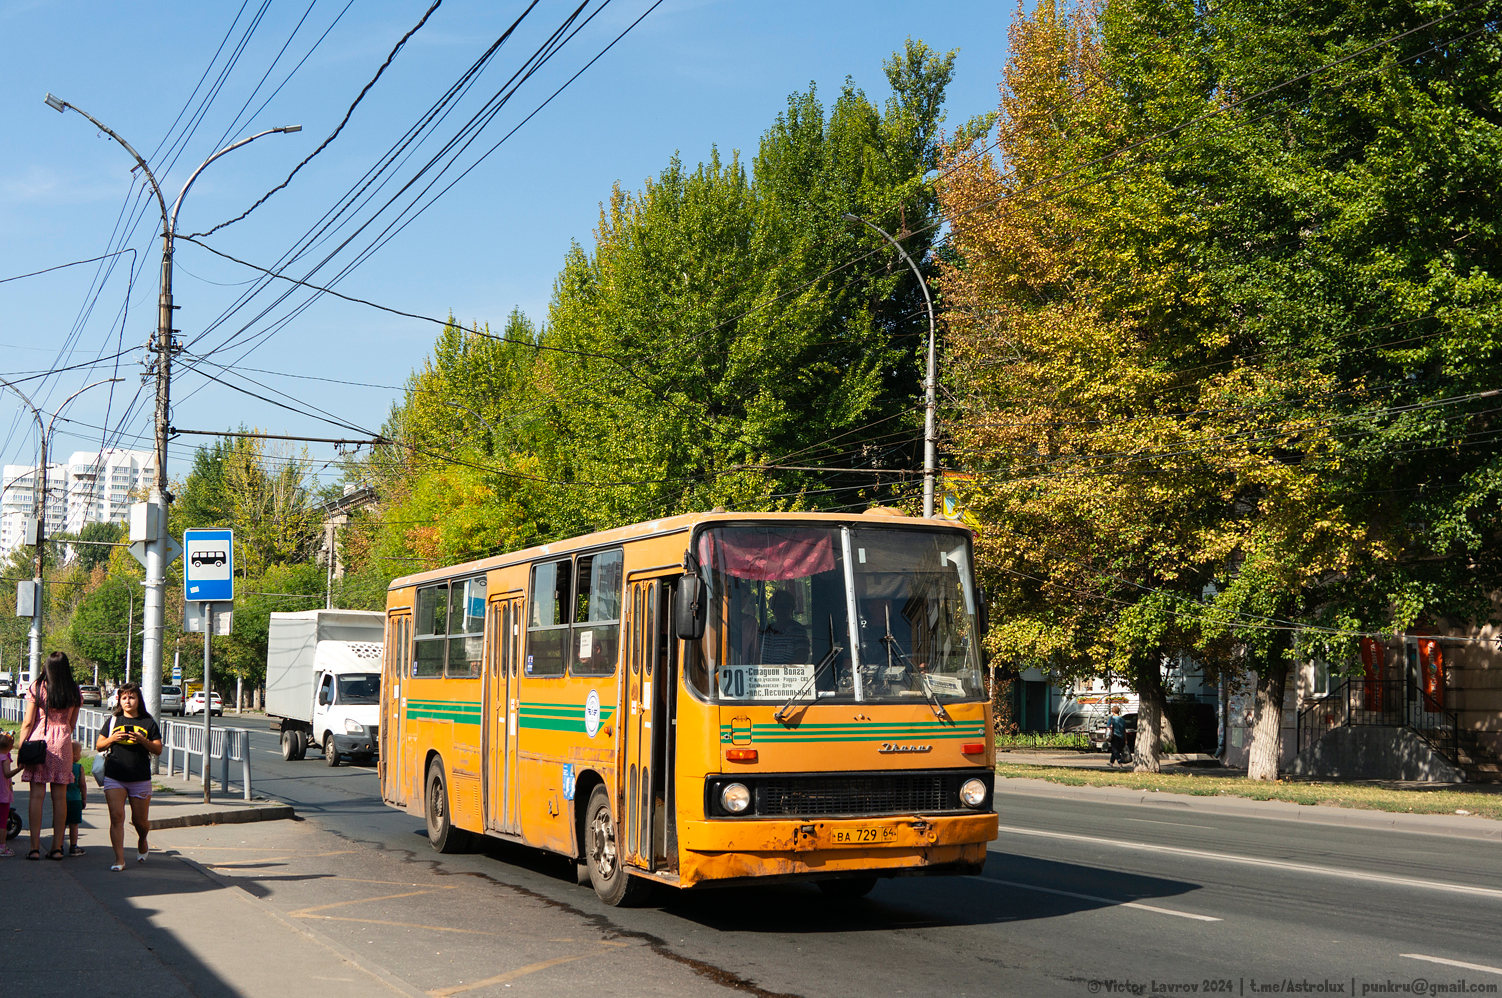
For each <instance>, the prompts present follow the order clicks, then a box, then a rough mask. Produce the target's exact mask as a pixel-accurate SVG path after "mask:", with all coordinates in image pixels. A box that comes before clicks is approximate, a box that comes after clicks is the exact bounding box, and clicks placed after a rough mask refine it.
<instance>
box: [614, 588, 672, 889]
mask: <svg viewBox="0 0 1502 998" xmlns="http://www.w3.org/2000/svg"><path fill="white" fill-rule="evenodd" d="M629 612H630V615H631V621H630V642H631V643H630V648H629V650H628V654H627V656H626V660H627V663H628V668H629V670H630V675H629V676H628V677H627V691H628V692H627V709H628V711H629V713H628V717H627V721H626V752H625V758H626V771H625V773H624V774H623V775H624V776H625V779H624V781H623V784H624V790H625V820H624V822H623V825H624V827H625V830H626V854H627V858H628V861H629V862H630V863H631V864H632V865H634V866H637V867H640V868H642V869H645V870H656V869H657V868H658V865H659V858H660V857H661V856H662V855H663V853H664V848H663V841H662V840H663V834H662V825H663V821H664V818H665V815H664V814H663V813H662V812H663V800H664V778H665V776H666V773H665V768H666V767H665V766H664V765H663V764H662V763H663V759H664V758H665V748H666V744H667V743H666V739H667V737H668V731H667V728H666V725H667V724H668V723H669V722H668V718H669V714H668V712H667V711H666V710H664V709H663V703H664V694H665V687H666V686H667V685H669V684H670V683H669V682H668V681H669V680H670V679H671V676H670V675H665V674H663V670H662V669H660V668H659V667H658V662H659V656H660V655H661V654H662V651H663V649H664V648H665V646H666V642H665V635H664V634H663V628H662V623H663V620H664V619H665V618H664V617H663V615H662V583H661V582H660V581H659V580H656V579H652V580H648V581H644V582H635V583H632V585H631V604H630V611H629Z"/></svg>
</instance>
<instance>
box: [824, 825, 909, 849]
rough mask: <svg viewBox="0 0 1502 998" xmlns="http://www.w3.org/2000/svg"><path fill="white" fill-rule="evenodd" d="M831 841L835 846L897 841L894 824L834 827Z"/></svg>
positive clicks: (879, 843)
mask: <svg viewBox="0 0 1502 998" xmlns="http://www.w3.org/2000/svg"><path fill="white" fill-rule="evenodd" d="M831 841H832V842H833V843H834V844H835V845H837V846H880V845H888V844H890V843H892V842H896V841H897V828H896V826H894V825H861V826H859V827H856V828H836V829H834V830H833V837H832V838H831Z"/></svg>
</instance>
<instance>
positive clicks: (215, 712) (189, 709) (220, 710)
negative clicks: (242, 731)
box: [183, 690, 224, 717]
mask: <svg viewBox="0 0 1502 998" xmlns="http://www.w3.org/2000/svg"><path fill="white" fill-rule="evenodd" d="M209 696H210V697H212V699H211V700H209V714H210V715H211V716H213V717H222V716H224V701H223V700H221V699H220V698H219V694H218V693H210V694H209ZM183 713H184V714H202V713H203V690H199V691H198V692H196V693H194V694H193V695H192V696H190V697H188V702H187V703H186V704H185V705H184V706H183Z"/></svg>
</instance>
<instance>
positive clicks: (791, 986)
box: [162, 718, 1502, 998]
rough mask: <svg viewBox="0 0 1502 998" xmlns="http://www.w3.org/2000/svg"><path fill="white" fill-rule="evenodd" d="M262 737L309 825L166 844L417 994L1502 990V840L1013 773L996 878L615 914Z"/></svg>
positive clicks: (698, 899)
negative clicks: (286, 754) (1068, 787)
mask: <svg viewBox="0 0 1502 998" xmlns="http://www.w3.org/2000/svg"><path fill="white" fill-rule="evenodd" d="M227 723H229V724H232V725H233V724H235V720H234V719H233V718H231V719H228V722H227ZM246 726H250V725H249V724H247V725H246ZM254 741H255V743H256V745H257V754H256V756H255V759H254V774H255V786H256V790H257V792H258V793H261V794H266V795H269V796H274V797H278V798H281V799H284V800H287V801H290V802H292V803H293V804H294V805H295V806H296V808H297V811H298V813H299V815H300V816H301V818H302V819H303V820H300V821H297V822H267V823H263V824H258V825H240V826H220V827H212V828H203V829H181V830H172V831H170V832H167V833H162V837H163V839H164V841H163V843H162V844H163V845H165V846H169V847H170V848H173V849H175V850H177V851H178V852H179V853H180V854H182V855H183V856H185V857H187V858H189V859H190V860H192V861H194V862H197V863H199V864H201V865H202V866H204V867H205V868H206V869H208V870H210V871H212V872H213V873H214V875H216V876H219V877H222V878H226V879H229V880H231V881H232V882H234V883H237V884H239V885H240V886H242V887H243V888H244V889H245V890H247V891H249V892H250V893H251V894H253V895H254V896H256V897H258V898H261V899H262V900H263V901H264V902H265V903H266V904H269V905H273V906H275V908H276V909H277V910H278V911H279V912H281V913H282V914H283V915H284V916H285V917H287V918H291V919H297V920H299V921H300V924H303V925H305V926H307V927H309V928H311V929H313V930H314V931H316V932H318V933H321V934H323V935H324V936H325V937H326V938H328V939H329V940H330V941H331V942H332V943H333V944H334V945H336V946H339V947H342V949H343V950H344V951H345V952H349V953H353V954H355V955H356V956H358V957H360V959H361V961H362V963H365V964H366V965H368V966H371V967H374V968H376V969H378V970H379V972H380V973H381V974H382V975H383V976H386V977H387V978H388V979H389V980H392V981H395V982H400V985H401V986H402V987H407V988H410V989H411V990H412V992H413V993H418V992H421V993H426V994H430V995H460V994H464V995H477V996H478V995H500V994H508V995H516V994H539V995H542V994H548V995H551V994H556V993H558V992H559V991H561V990H564V989H565V988H566V989H567V990H568V991H570V992H571V993H578V994H589V995H597V994H598V995H609V994H621V995H645V994H663V995H677V996H681V995H710V994H721V993H725V992H726V991H727V990H735V991H741V992H744V993H750V994H755V995H800V996H810V998H812V996H824V995H831V996H833V995H851V994H861V995H935V994H939V995H1003V994H1005V995H1013V994H1015V995H1066V996H1068V995H1089V994H1172V993H1181V994H1182V993H1199V994H1205V993H1211V994H1214V993H1228V994H1236V995H1246V994H1264V993H1299V992H1301V991H1302V992H1304V993H1322V994H1356V995H1364V994H1375V993H1422V994H1435V993H1445V992H1442V991H1441V990H1440V989H1439V987H1436V985H1441V986H1443V987H1446V988H1450V987H1454V986H1455V985H1457V984H1459V985H1462V986H1463V988H1464V989H1466V990H1463V991H1462V992H1461V993H1473V994H1480V993H1495V989H1496V988H1498V987H1502V946H1499V933H1498V930H1497V926H1498V925H1499V924H1502V842H1499V841H1498V840H1497V839H1490V840H1487V839H1477V838H1465V837H1454V836H1448V835H1437V834H1417V833H1412V832H1407V831H1395V830H1392V829H1380V828H1372V827H1367V826H1365V825H1364V824H1361V823H1355V824H1316V823H1310V822H1307V821H1291V820H1281V819H1273V818H1268V817H1264V816H1249V815H1248V814H1244V813H1240V812H1238V811H1234V810H1233V811H1228V810H1224V809H1220V808H1216V807H1214V806H1207V807H1201V806H1194V805H1185V804H1183V803H1179V802H1170V801H1171V800H1174V799H1171V798H1166V797H1165V798H1161V799H1158V800H1153V799H1151V798H1138V799H1125V798H1124V796H1123V795H1120V794H1115V795H1113V794H1099V793H1098V794H1094V795H1092V794H1090V793H1080V792H1068V793H1065V792H1055V791H1052V790H1048V789H1040V788H1038V787H1036V786H1035V785H1027V786H1026V787H1024V785H1023V784H1022V783H1009V782H1007V781H1003V782H1002V784H1001V786H1000V788H999V790H1000V793H999V795H998V807H999V809H1000V811H1001V815H1002V817H1001V823H1002V826H1003V827H1002V835H1001V838H1000V840H999V841H998V842H996V843H994V844H993V846H992V850H991V857H990V860H989V862H988V864H987V868H986V871H985V873H984V874H983V875H981V876H978V877H967V878H944V879H934V880H917V879H910V880H894V881H886V882H883V883H882V884H880V885H879V886H878V887H877V888H876V890H875V891H873V892H872V894H871V895H870V897H869V898H867V899H865V900H863V901H859V902H854V903H845V904H840V903H834V902H831V901H829V900H826V899H825V898H824V897H823V896H822V895H821V894H820V893H819V892H818V891H816V890H815V889H813V888H811V887H806V886H781V887H768V888H760V889H749V890H733V891H729V890H727V891H707V892H700V893H692V892H691V893H685V894H677V895H674V894H663V895H661V896H659V897H658V898H657V899H656V903H655V905H653V906H650V907H645V908H638V909H611V908H607V907H605V906H604V905H602V904H600V902H599V901H598V900H597V899H596V898H595V896H594V894H593V892H592V891H591V890H590V889H589V888H588V887H581V886H578V885H577V884H575V883H574V877H573V868H572V865H571V864H569V863H566V862H564V861H562V860H560V859H557V858H553V857H548V856H545V855H541V854H537V853H533V852H531V851H528V850H524V849H519V848H516V847H512V846H509V845H506V844H501V843H489V844H487V845H486V846H485V847H484V848H483V850H482V851H480V852H478V853H475V854H470V855H459V856H439V855H438V854H436V853H434V852H433V851H432V850H431V849H430V848H429V846H428V844H427V840H426V838H425V837H424V835H423V829H422V822H421V821H420V820H419V819H417V818H414V817H412V816H410V815H406V814H403V813H400V812H397V811H394V810H391V809H389V808H386V807H384V806H383V805H381V804H380V802H379V795H378V792H377V787H376V780H375V773H374V770H373V768H370V767H361V766H349V765H346V766H341V767H338V768H332V769H331V768H328V767H326V766H325V765H324V764H323V762H322V760H321V759H319V758H318V757H317V756H316V755H315V754H310V755H309V757H308V758H307V759H305V760H303V761H301V762H296V763H287V762H283V761H282V759H281V757H280V753H279V751H278V750H277V748H276V744H275V740H274V738H273V736H272V735H271V734H270V733H266V732H263V733H260V734H258V735H256V736H255V738H254ZM1242 810H1251V808H1250V807H1248V808H1243V809H1242ZM168 836H170V838H168ZM267 956H268V959H274V958H275V955H274V954H268V955H267ZM1415 982H1418V983H1417V984H1416V983H1415ZM1395 989H1396V990H1395ZM1485 989H1492V990H1491V991H1490V992H1488V991H1486V990H1485ZM310 993H312V994H316V987H313V988H311V989H310Z"/></svg>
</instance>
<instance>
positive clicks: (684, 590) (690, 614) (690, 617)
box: [673, 574, 704, 641]
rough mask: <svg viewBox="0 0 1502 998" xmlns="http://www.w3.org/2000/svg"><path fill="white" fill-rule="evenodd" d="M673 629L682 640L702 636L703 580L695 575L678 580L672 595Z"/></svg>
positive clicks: (696, 638)
mask: <svg viewBox="0 0 1502 998" xmlns="http://www.w3.org/2000/svg"><path fill="white" fill-rule="evenodd" d="M673 630H674V632H675V633H676V634H677V636H678V637H679V638H680V639H681V640H683V641H697V640H699V639H700V638H702V637H703V636H704V581H703V580H702V579H700V578H699V577H698V576H697V575H692V574H690V575H685V576H683V577H682V578H681V579H679V580H678V589H677V591H676V592H675V593H674V595H673Z"/></svg>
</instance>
